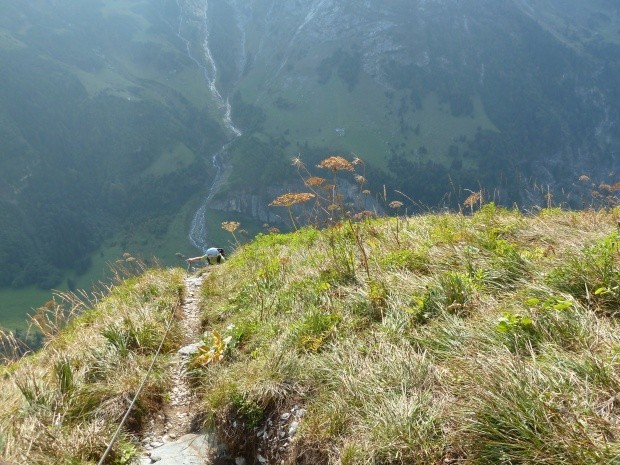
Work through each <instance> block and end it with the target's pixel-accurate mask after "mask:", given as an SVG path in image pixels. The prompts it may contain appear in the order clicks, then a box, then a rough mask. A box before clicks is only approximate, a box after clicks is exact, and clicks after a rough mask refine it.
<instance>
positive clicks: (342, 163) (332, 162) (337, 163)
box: [317, 155, 355, 171]
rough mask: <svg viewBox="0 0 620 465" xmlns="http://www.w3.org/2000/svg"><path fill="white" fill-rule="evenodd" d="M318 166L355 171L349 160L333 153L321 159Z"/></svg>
mask: <svg viewBox="0 0 620 465" xmlns="http://www.w3.org/2000/svg"><path fill="white" fill-rule="evenodd" d="M317 167H318V168H327V169H330V170H332V171H355V168H353V165H352V164H351V162H349V161H347V160H345V159H344V158H343V157H341V156H339V155H334V156H332V157H328V158H326V159H325V160H323V161H322V162H321V163H319V164H318V165H317Z"/></svg>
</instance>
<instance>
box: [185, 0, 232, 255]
mask: <svg viewBox="0 0 620 465" xmlns="http://www.w3.org/2000/svg"><path fill="white" fill-rule="evenodd" d="M177 5H178V7H179V11H180V14H179V26H178V31H177V36H178V37H179V38H180V39H181V40H182V41H183V42H184V43H185V45H186V48H187V55H188V56H189V58H190V59H191V60H192V61H193V62H194V63H196V65H197V66H199V67H200V68H201V69H202V71H203V75H204V78H205V81H206V83H207V87H208V89H209V92H210V94H211V97H212V98H213V100H214V101H215V102H216V104H217V106H218V110H219V112H220V117H221V121H222V124H223V126H224V128H225V129H226V131H227V132H228V134H229V140H228V142H227V143H226V144H224V145H223V146H222V147H221V148H220V149H219V150H218V151H217V152H216V153H214V154H213V155H212V156H211V163H212V165H213V168H214V170H215V176H214V178H213V181H212V183H211V185H210V186H209V189H208V191H207V195H206V196H205V198H204V199H203V202H202V204H201V205H200V208H198V210H197V211H196V213H195V214H194V218H193V220H192V223H191V226H190V230H189V240H190V241H191V243H192V244H193V245H194V246H195V247H196V248H198V249H200V250H202V251H203V252H204V251H206V249H207V248H208V247H209V244H208V241H207V227H206V224H205V223H206V213H207V208H208V205H209V202H210V201H211V199H212V198H213V196H214V195H215V193H216V192H217V191H218V189H219V188H220V186H221V185H222V182H223V181H224V173H225V157H226V154H227V152H228V148H229V147H230V145H231V144H232V142H233V141H234V140H235V139H237V138H238V137H239V136H241V130H240V129H239V128H237V127H236V126H235V124H234V123H233V121H232V117H231V113H232V108H231V106H230V102H229V101H228V97H226V98H224V97H223V96H222V94H221V93H220V91H219V90H218V88H217V77H218V70H217V63H216V62H215V59H214V58H213V53H211V48H210V45H209V1H208V0H177ZM186 28H189V29H190V32H191V31H194V32H195V33H196V34H198V35H199V37H200V38H201V39H202V43H201V48H200V56H198V57H197V56H196V54H195V52H193V51H192V45H193V43H192V41H191V40H190V39H189V38H188V37H187V36H186V35H185V34H184V29H186Z"/></svg>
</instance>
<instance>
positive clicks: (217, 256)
mask: <svg viewBox="0 0 620 465" xmlns="http://www.w3.org/2000/svg"><path fill="white" fill-rule="evenodd" d="M201 260H206V261H207V264H208V265H215V264H216V263H222V261H224V260H226V257H225V254H224V249H220V248H217V247H211V248H209V249H207V253H206V254H204V255H201V256H200V257H192V258H188V259H187V260H186V261H187V264H188V265H191V264H192V263H194V262H198V261H201Z"/></svg>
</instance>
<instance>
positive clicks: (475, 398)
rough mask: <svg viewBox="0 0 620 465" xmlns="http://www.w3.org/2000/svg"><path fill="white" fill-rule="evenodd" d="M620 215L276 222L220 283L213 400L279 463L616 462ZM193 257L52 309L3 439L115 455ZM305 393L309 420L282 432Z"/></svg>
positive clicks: (209, 337) (211, 328) (162, 376)
mask: <svg viewBox="0 0 620 465" xmlns="http://www.w3.org/2000/svg"><path fill="white" fill-rule="evenodd" d="M619 218H620V211H618V210H617V209H615V210H612V211H598V212H595V211H588V212H572V211H562V210H559V209H544V210H541V211H540V212H538V213H536V214H531V215H524V214H522V213H520V212H519V211H516V210H514V211H510V210H504V209H500V208H498V207H496V206H494V205H493V204H489V205H486V206H483V207H482V209H481V210H480V211H477V212H475V213H474V214H472V215H469V216H466V215H462V214H428V215H423V216H417V217H398V218H384V219H367V220H363V221H360V222H343V223H341V224H338V225H335V226H333V227H331V228H327V229H323V230H318V229H314V228H304V229H301V230H298V231H296V232H294V233H290V234H268V235H258V236H257V238H256V239H255V240H253V241H252V242H250V243H248V244H245V245H241V246H240V247H239V248H238V249H237V251H236V252H235V253H234V254H232V255H231V256H230V258H229V260H227V261H226V262H225V264H224V265H222V266H218V267H213V268H212V269H211V271H210V273H209V274H208V275H207V276H206V279H205V282H204V285H203V287H202V292H201V299H202V303H201V305H202V312H203V320H204V324H205V328H206V329H207V333H205V334H206V335H205V339H204V341H203V342H204V345H203V349H202V350H200V351H199V352H198V355H197V356H196V357H195V358H194V359H193V362H192V373H193V380H194V383H195V386H196V389H197V390H199V392H200V393H201V399H202V401H201V403H200V404H198V405H196V413H199V412H200V411H202V412H204V414H205V418H206V419H207V422H206V425H209V426H212V427H215V428H216V430H217V433H218V435H219V437H220V439H221V440H222V441H223V442H224V443H225V444H226V445H227V447H228V450H229V453H230V454H231V455H232V456H233V457H236V456H239V455H242V456H244V457H246V459H248V460H249V461H252V460H253V459H254V458H258V455H257V454H258V453H259V448H260V454H261V455H262V456H263V457H265V458H267V459H268V460H269V462H270V463H271V462H274V461H275V460H276V459H277V463H281V462H282V461H284V463H302V464H306V463H307V464H310V463H312V464H332V463H333V464H336V463H339V464H404V463H407V464H409V463H422V464H436V463H458V464H498V463H502V464H540V463H545V464H593V465H594V464H601V463H617V462H618V460H619V459H620V442H619V440H618V438H619V437H620V436H619V433H620V431H619V429H618V424H619V423H618V407H617V405H618V400H617V393H618V392H619V391H620V365H619V364H618V361H617V358H618V357H617V355H618V352H619V350H620V336H619V334H620V333H619V332H618V321H617V318H618V314H619V312H620V265H619V263H620V232H619V231H618V227H617V222H618V219H619ZM126 260H127V261H126V263H125V265H124V266H125V267H132V266H134V263H135V262H134V261H133V260H132V259H131V257H128V258H126ZM182 277H183V273H182V271H181V270H179V269H169V270H147V271H146V272H145V273H144V274H143V275H142V276H140V277H137V278H130V279H128V280H126V281H124V282H123V283H119V285H118V286H116V287H114V288H112V289H111V292H110V293H109V296H108V297H106V298H105V299H102V300H101V301H99V302H92V303H90V304H89V305H88V306H90V307H91V309H90V310H87V311H85V312H83V311H82V308H80V306H79V305H78V306H75V305H73V307H72V308H73V311H77V310H79V312H80V313H82V314H81V316H79V317H77V318H76V319H74V320H73V321H72V322H71V323H70V324H69V325H68V326H64V328H62V330H61V331H60V332H58V331H57V330H58V329H59V328H60V326H62V325H56V324H50V322H51V321H55V320H54V318H51V320H44V319H39V320H38V321H39V324H40V325H41V326H42V327H43V328H47V332H48V335H49V336H50V337H49V342H48V344H47V346H46V347H45V348H44V349H43V350H42V351H41V352H40V353H38V354H35V355H33V356H30V357H28V358H25V359H22V360H21V361H19V362H17V363H14V364H11V365H7V366H5V367H4V368H2V377H1V381H0V455H1V456H2V457H3V458H6V459H8V460H10V461H13V462H15V463H29V464H30V463H32V464H35V465H36V464H44V463H45V464H47V463H50V460H55V462H54V463H67V464H69V463H70V464H93V463H96V461H97V460H98V458H99V457H100V454H101V452H102V451H103V449H104V448H105V445H106V441H107V439H108V438H109V437H110V436H111V433H112V431H113V430H114V428H115V425H116V423H117V422H118V421H119V418H120V416H121V415H122V413H123V409H124V407H125V406H126V403H127V401H126V399H127V398H128V397H131V395H132V393H134V392H135V389H136V388H137V385H138V384H139V382H140V380H141V377H142V376H143V374H144V371H145V370H146V368H147V367H148V364H149V363H150V361H151V359H152V356H153V353H154V351H155V350H156V346H157V344H158V343H159V341H160V340H161V336H162V334H163V331H164V328H165V323H166V321H167V318H168V316H169V315H170V314H171V312H172V310H173V309H174V308H175V306H176V305H177V304H178V302H179V299H180V297H181V295H182V289H183V284H182ZM73 304H75V302H73ZM48 307H49V313H48V315H49V316H50V317H55V316H56V315H58V314H59V310H60V309H61V307H59V306H53V305H49V306H48ZM60 321H64V320H62V319H61V320H60ZM172 331H173V334H172V336H171V337H170V338H169V339H168V341H169V342H168V343H167V345H165V347H164V352H165V353H170V352H171V351H173V350H174V349H175V348H176V347H177V345H178V344H180V343H181V341H178V339H179V337H178V336H179V333H178V331H179V329H178V328H177V327H176V325H174V324H173V330H172ZM165 363H166V357H163V359H162V360H161V361H160V362H159V363H158V364H157V365H156V370H155V376H154V377H152V378H151V379H150V381H149V383H147V388H146V390H145V392H144V393H143V394H142V396H141V397H140V402H139V408H138V409H137V410H136V412H134V414H133V416H132V418H131V422H130V424H129V426H128V427H127V429H126V430H125V431H124V435H123V437H122V439H121V441H120V442H119V443H118V445H117V446H115V449H114V452H113V455H112V458H111V459H110V461H109V463H114V464H125V463H131V460H132V459H133V458H134V457H136V455H137V452H138V443H137V441H138V440H139V433H140V430H141V426H142V421H143V419H144V418H145V416H146V415H148V414H152V413H153V412H156V411H157V410H158V408H159V406H160V405H161V403H162V402H165V399H166V394H165V393H166V392H167V390H169V389H170V388H171V386H169V381H168V378H167V375H166V372H165V370H164V368H163V367H164V366H165ZM293 406H296V407H294V408H296V410H295V411H296V412H302V411H303V412H305V413H304V414H303V415H301V414H299V415H298V416H297V417H296V418H297V419H299V418H300V420H299V427H298V429H297V430H296V432H295V433H294V434H293V436H292V439H291V441H290V442H289V441H288V437H286V439H287V441H285V442H286V446H285V447H280V446H282V445H283V444H284V441H280V442H278V443H277V444H278V447H274V446H273V444H274V440H273V438H274V437H277V435H276V433H277V431H276V430H275V429H274V428H275V426H273V425H276V426H277V425H282V424H283V421H285V420H282V418H284V416H283V414H286V413H288V412H291V409H292V408H293ZM288 421H289V423H287V424H286V428H290V427H292V423H290V420H288ZM259 432H261V434H258V433H259ZM270 435H271V436H270Z"/></svg>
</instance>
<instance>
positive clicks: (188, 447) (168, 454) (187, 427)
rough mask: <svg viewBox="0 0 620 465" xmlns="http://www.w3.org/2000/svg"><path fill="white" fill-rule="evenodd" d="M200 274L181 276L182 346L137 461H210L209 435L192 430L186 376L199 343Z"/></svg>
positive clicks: (165, 464) (166, 464) (184, 464)
mask: <svg viewBox="0 0 620 465" xmlns="http://www.w3.org/2000/svg"><path fill="white" fill-rule="evenodd" d="M202 280H203V278H202V277H201V276H194V275H188V276H187V277H186V278H185V287H186V292H185V299H184V302H183V305H182V307H181V312H182V313H181V315H180V318H181V321H180V323H181V326H182V328H183V338H184V340H183V344H184V346H183V347H182V348H181V349H180V350H179V351H178V352H177V353H176V354H175V355H174V356H173V357H172V360H171V361H170V366H169V369H170V372H171V376H172V389H171V390H170V393H169V400H168V402H166V404H165V405H164V407H163V409H162V410H161V411H160V412H158V413H157V414H155V417H154V418H151V420H150V422H149V425H148V427H147V430H146V431H145V434H144V439H143V441H142V443H143V446H144V456H143V457H142V460H141V464H143V465H146V464H150V463H157V464H158V465H194V464H207V463H210V457H212V456H213V452H214V447H213V444H212V442H213V441H212V439H211V438H210V436H209V435H204V434H195V433H196V432H195V431H192V430H193V429H195V428H193V427H192V426H193V422H194V421H195V415H196V413H197V409H195V408H194V405H196V397H195V394H194V393H193V391H192V389H191V387H190V384H189V380H188V377H187V361H188V358H189V356H190V355H191V354H192V353H194V352H195V351H196V350H197V348H198V346H199V344H198V343H197V342H196V341H197V340H198V339H199V338H200V335H201V331H200V329H201V328H200V311H199V307H198V301H199V292H200V285H201V284H202Z"/></svg>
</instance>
